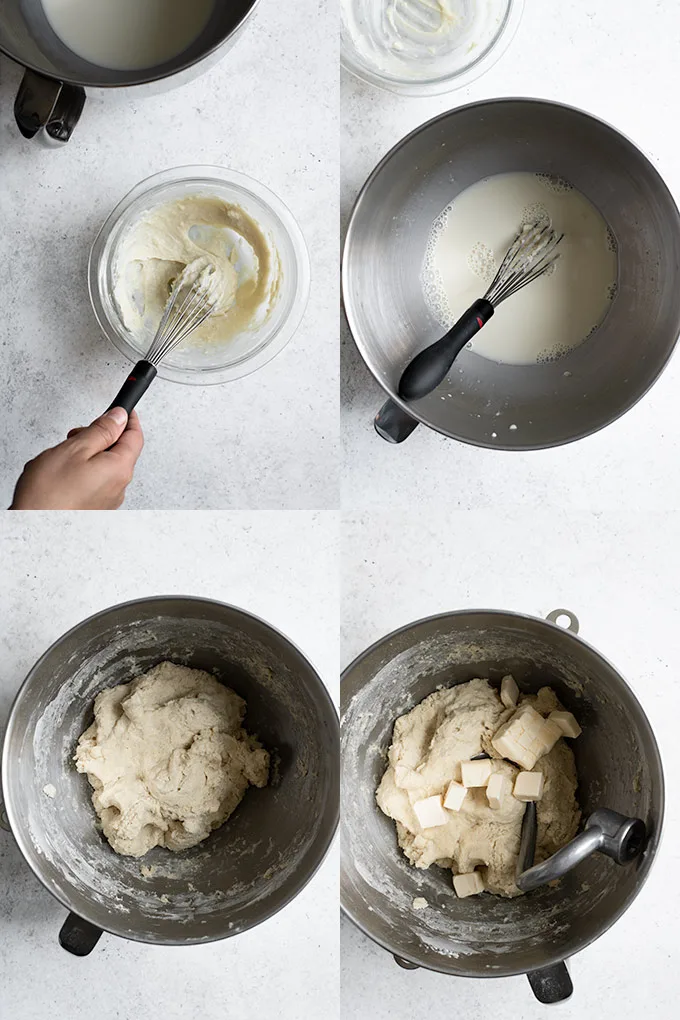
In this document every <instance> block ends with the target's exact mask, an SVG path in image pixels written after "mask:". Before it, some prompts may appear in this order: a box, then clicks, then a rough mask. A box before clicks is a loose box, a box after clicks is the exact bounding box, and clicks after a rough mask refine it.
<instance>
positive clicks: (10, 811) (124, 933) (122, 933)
mask: <svg viewBox="0 0 680 1020" xmlns="http://www.w3.org/2000/svg"><path fill="white" fill-rule="evenodd" d="M177 599H181V600H182V601H184V602H195V603H204V604H209V605H212V606H223V607H224V608H225V609H229V610H231V611H232V612H235V613H239V614H241V615H242V616H244V617H247V618H248V619H249V620H253V621H254V622H256V623H259V624H262V625H263V626H264V627H267V628H268V629H269V630H270V631H272V632H273V633H274V634H276V635H277V637H279V638H281V640H282V641H284V642H286V643H287V644H288V645H289V646H290V647H291V648H293V649H294V650H295V651H296V652H297V654H298V655H299V656H300V658H301V659H302V660H303V661H304V662H305V663H306V664H307V665H308V666H309V668H310V669H311V671H312V673H313V674H314V675H315V676H316V678H317V680H318V682H319V691H320V693H321V695H322V697H325V699H326V703H327V706H328V707H329V708H330V709H331V711H332V713H333V714H334V715H335V717H336V718H338V710H337V709H336V707H335V705H334V704H333V700H332V698H331V696H330V694H329V693H328V690H327V688H326V685H325V684H324V682H323V681H322V679H321V677H320V675H319V673H318V672H317V670H316V668H315V666H314V665H313V663H312V662H311V661H310V660H309V659H308V658H307V656H306V655H305V654H304V652H303V651H302V650H301V649H300V648H299V647H298V645H296V644H295V642H294V641H291V640H290V638H289V637H287V636H286V635H285V634H284V633H283V632H282V631H280V630H279V629H278V628H277V627H274V626H272V624H271V623H269V622H268V621H267V620H264V619H263V618H262V617H261V616H257V615H256V614H255V613H250V612H248V610H246V609H242V608H241V607H240V606H235V605H233V604H232V603H230V602H222V601H221V600H220V599H208V598H204V597H203V596H200V595H150V596H145V597H144V598H140V599H129V600H128V601H126V602H119V603H118V604H116V605H115V606H109V607H108V608H107V609H102V610H100V611H99V612H97V613H92V615H91V616H88V617H86V618H85V619H84V620H81V621H80V623H77V624H76V625H75V626H74V627H70V628H69V630H67V631H65V632H64V633H63V634H62V635H61V637H59V638H57V640H56V641H54V642H52V644H51V645H50V646H49V648H48V649H47V650H46V651H45V652H43V654H42V655H41V656H40V658H39V659H37V660H36V662H35V663H34V664H33V666H32V667H31V669H30V670H29V671H28V673H27V675H26V679H25V680H24V681H23V683H22V684H21V686H20V688H19V690H18V691H17V693H16V695H15V697H14V700H13V702H12V707H11V709H10V713H9V717H8V720H7V728H6V730H5V738H4V742H3V749H2V789H3V791H4V805H5V812H6V814H7V820H8V822H9V825H10V828H11V831H12V835H13V837H14V839H15V840H16V843H17V846H18V847H19V850H20V851H21V855H22V857H23V858H24V860H25V861H26V863H27V864H28V866H29V867H30V868H31V871H32V872H33V874H34V875H35V877H36V878H37V879H38V880H39V881H40V882H41V884H43V883H42V878H41V876H40V874H39V872H38V871H37V870H36V869H35V868H34V867H33V865H32V864H31V862H30V860H29V859H28V858H27V856H26V854H25V853H24V840H22V838H21V836H20V834H19V831H18V830H19V826H18V823H17V821H16V815H15V812H14V807H13V805H12V803H11V801H10V800H9V799H8V790H9V785H8V784H7V781H6V779H7V769H8V767H9V752H8V749H9V744H10V741H9V736H10V733H11V731H12V729H13V726H14V718H15V714H16V708H17V705H18V704H19V701H20V699H21V696H22V693H23V691H24V690H25V688H26V687H27V685H28V683H29V681H30V680H31V678H32V676H33V674H34V673H35V671H36V670H37V669H38V668H39V667H40V665H41V664H42V663H43V662H44V660H45V659H46V658H47V657H48V656H49V655H50V654H51V653H52V652H53V651H54V649H55V648H58V646H59V645H60V644H61V643H62V642H63V641H65V640H66V639H67V638H69V637H70V636H72V635H73V634H75V633H76V632H77V631H78V630H80V628H81V627H83V626H85V625H86V624H89V623H91V622H92V621H94V620H97V619H100V618H103V617H106V616H108V615H110V614H112V613H115V612H117V611H118V610H120V609H125V608H127V607H131V606H139V605H145V604H146V605H148V604H151V603H156V604H158V605H159V607H160V606H162V604H163V603H164V602H171V601H175V600H177ZM339 821H340V809H339V806H338V809H337V810H336V812H335V815H334V818H333V824H332V827H331V828H330V830H329V835H328V838H327V839H326V841H325V843H324V845H323V846H322V848H321V852H320V854H319V857H318V860H317V861H316V863H315V864H314V867H313V868H310V869H309V872H308V873H307V875H306V876H305V878H304V880H303V881H302V882H300V883H299V884H298V885H297V887H296V888H295V889H293V890H292V891H291V893H290V894H289V895H288V896H287V897H285V898H284V899H283V900H282V902H281V903H280V904H278V905H277V907H276V909H275V910H272V912H271V913H270V914H269V915H268V917H267V920H268V919H269V918H270V917H274V915H275V914H278V913H279V911H280V910H283V908H284V907H286V906H287V905H288V904H289V903H290V902H291V901H292V900H293V899H295V897H296V896H297V895H298V893H300V892H302V890H303V889H304V888H305V886H306V885H307V884H308V883H309V882H310V881H311V880H312V878H313V877H314V875H315V874H316V872H317V871H318V870H319V868H320V867H321V865H322V864H323V862H324V860H325V858H326V856H327V854H328V851H329V850H330V848H331V845H332V843H333V840H334V839H335V836H336V832H337V828H338V824H339ZM45 888H46V889H47V891H48V892H49V893H50V894H51V895H52V896H53V897H54V898H55V899H56V900H58V902H59V903H61V905H62V906H63V907H65V909H66V910H68V911H71V910H72V907H71V905H70V904H69V903H68V900H67V899H66V897H64V898H62V897H61V896H57V895H56V894H55V892H54V891H53V890H52V889H50V888H49V887H48V886H45ZM78 916H80V917H82V918H83V920H85V921H89V923H90V924H93V925H95V927H101V925H100V923H99V922H97V921H96V920H94V919H93V917H92V916H90V917H88V916H87V913H86V911H83V910H80V911H79V915H78ZM260 923H263V922H262V921H255V922H253V923H251V924H246V925H244V926H242V927H241V928H240V929H239V931H238V932H234V933H231V932H225V933H224V934H221V935H218V936H215V937H211V938H210V939H206V938H183V939H182V938H178V939H176V940H174V939H164V940H163V942H162V943H159V942H158V940H157V939H148V938H143V937H140V936H139V935H138V934H136V933H135V932H133V931H131V930H130V929H127V928H124V927H122V926H116V925H112V926H111V927H110V928H106V929H105V930H106V931H107V932H109V934H111V935H117V936H119V937H120V938H126V939H129V940H130V941H131V942H143V943H146V944H147V945H159V944H162V945H165V946H190V945H206V944H207V943H208V942H209V941H210V942H220V941H222V940H223V939H227V938H232V937H233V935H240V934H242V933H243V932H244V931H248V930H249V929H250V928H254V927H257V925H258V924H260Z"/></svg>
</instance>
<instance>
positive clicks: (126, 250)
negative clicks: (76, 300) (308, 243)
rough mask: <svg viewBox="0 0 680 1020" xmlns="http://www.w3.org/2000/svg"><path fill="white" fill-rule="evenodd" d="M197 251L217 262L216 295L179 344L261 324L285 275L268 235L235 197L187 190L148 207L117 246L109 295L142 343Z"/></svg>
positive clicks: (220, 338)
mask: <svg viewBox="0 0 680 1020" xmlns="http://www.w3.org/2000/svg"><path fill="white" fill-rule="evenodd" d="M199 259H201V260H205V259H207V260H208V261H209V262H210V263H212V265H213V266H215V268H216V270H217V275H218V277H219V281H220V291H221V297H220V300H219V302H218V304H217V307H216V308H215V311H214V312H213V313H212V315H211V316H210V317H209V318H208V319H207V320H206V321H205V322H204V323H202V324H201V325H200V326H199V327H198V329H196V330H195V331H194V332H193V333H192V334H191V336H190V337H189V338H188V340H186V341H185V342H184V345H183V346H184V347H187V346H192V347H197V346H205V345H214V344H224V343H228V342H229V341H231V340H233V339H234V338H235V337H237V336H239V335H242V334H245V333H254V332H255V331H256V330H258V329H260V328H261V327H262V326H263V325H265V323H266V322H267V320H268V319H269V317H270V315H271V313H272V311H273V309H274V307H275V305H276V301H277V298H278V294H279V289H280V286H281V282H282V275H283V274H282V268H281V261H280V258H279V254H278V251H277V249H276V246H275V244H274V241H273V239H272V237H271V236H270V234H269V233H268V232H267V231H266V230H265V229H264V228H263V227H262V226H261V225H260V224H259V223H258V222H257V221H256V220H255V218H254V217H253V216H251V215H250V214H249V213H248V212H247V211H246V210H245V209H244V208H243V207H241V206H240V205H238V204H236V203H235V202H229V201H227V200H226V199H224V198H220V197H217V196H215V195H207V194H193V195H187V196H185V197H183V198H180V199H175V200H173V201H170V202H164V203H162V204H160V205H157V206H154V207H153V208H150V209H147V210H146V211H145V212H144V213H143V215H141V216H140V217H139V219H138V220H137V221H136V222H133V224H132V225H131V226H130V227H129V228H128V229H127V230H126V232H125V233H124V234H123V236H122V238H121V239H120V241H119V243H118V246H117V248H116V252H115V257H114V261H113V279H114V295H113V296H114V300H115V303H116V305H117V308H118V312H119V314H120V317H121V319H122V321H123V323H124V324H125V326H126V327H127V329H128V330H129V331H130V333H131V334H132V335H133V336H134V337H135V340H136V341H137V342H138V343H139V345H140V347H142V348H147V347H148V346H149V344H150V343H151V340H152V338H153V336H154V334H155V332H156V329H157V328H158V325H159V323H160V321H161V317H162V315H163V311H164V309H165V306H166V304H167V301H168V298H169V296H170V292H171V290H172V286H173V283H174V282H175V280H176V279H177V278H178V277H179V276H180V275H181V273H182V272H183V270H185V269H186V267H187V266H188V265H190V264H192V263H194V262H196V261H197V260H199Z"/></svg>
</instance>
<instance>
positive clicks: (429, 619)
mask: <svg viewBox="0 0 680 1020" xmlns="http://www.w3.org/2000/svg"><path fill="white" fill-rule="evenodd" d="M477 613H483V614H485V615H488V616H492V617H493V616H495V617H498V618H506V619H507V618H511V619H512V620H525V621H529V622H531V623H532V624H536V623H538V624H543V625H544V626H545V627H547V628H549V629H551V630H559V631H562V632H565V631H566V632H567V633H568V634H569V636H570V637H571V638H572V640H574V641H575V642H577V643H580V644H581V645H584V646H585V647H586V648H587V649H588V650H589V651H590V652H592V653H593V655H595V656H596V657H597V658H599V659H601V660H602V662H604V663H605V665H607V666H608V667H609V668H610V669H611V670H612V671H613V672H614V673H615V674H616V675H617V676H618V678H619V679H620V681H621V683H622V684H623V685H624V686H625V687H626V688H627V690H628V691H629V693H630V696H631V697H632V698H633V700H634V701H636V702H637V704H638V705H639V707H640V712H641V714H642V717H643V718H644V719H645V720H646V721H647V725H648V726H649V730H650V735H651V737H652V741H653V746H654V747H655V748H656V752H657V757H658V764H659V777H660V790H659V799H660V803H661V808H660V812H659V819H658V826H657V829H656V837H657V843H656V850H655V856H656V854H658V852H659V849H660V847H661V840H662V836H663V821H664V815H665V802H666V797H665V781H664V774H663V764H662V761H661V755H660V754H659V748H658V744H657V742H656V737H655V736H654V732H653V730H652V728H651V725H650V724H649V720H647V715H646V713H645V711H644V709H643V708H642V706H641V705H640V702H639V701H638V699H637V697H636V695H635V692H634V691H633V690H632V688H631V687H630V686H629V684H628V683H627V682H626V680H625V679H624V677H623V676H622V675H621V673H619V671H618V669H617V668H616V667H615V666H614V665H613V664H612V663H611V662H610V661H609V659H607V658H606V657H605V656H604V655H602V653H601V652H600V651H598V649H597V648H595V647H594V645H591V644H590V643H589V642H588V641H584V639H583V638H582V637H580V636H579V635H577V634H575V633H574V631H572V630H571V629H570V628H569V627H562V626H560V624H558V623H554V622H553V621H552V620H549V619H543V618H542V617H540V616H532V615H531V614H529V613H515V612H513V611H512V610H505V609H455V610H452V611H451V612H448V613H435V614H434V615H432V616H423V617H421V618H420V619H418V620H413V621H412V622H411V623H407V624H405V625H404V626H402V627H397V629H396V630H393V631H390V632H389V634H385V635H384V636H383V637H381V638H378V640H377V641H374V642H373V644H371V645H370V646H369V647H368V648H366V649H364V651H363V652H360V654H359V655H357V656H356V658H355V659H353V660H352V662H351V663H350V664H349V666H347V667H346V668H345V669H344V670H343V671H342V675H341V680H345V679H346V678H347V677H348V676H349V674H350V673H351V672H352V671H353V670H354V669H355V667H357V666H358V665H359V664H360V663H361V662H362V661H363V660H364V659H365V658H367V656H369V655H370V654H371V653H372V652H374V651H376V650H377V649H378V648H380V647H381V646H382V645H383V644H385V643H386V642H388V641H390V640H391V639H392V638H394V637H397V636H398V635H400V634H404V633H405V632H407V631H409V630H411V629H412V628H414V627H418V626H420V625H421V624H425V623H433V622H435V621H437V620H450V619H451V618H461V617H465V616H472V615H475V614H477ZM340 693H341V697H342V688H341V690H340ZM342 714H343V713H342V705H341V723H340V725H341V726H342ZM649 871H651V867H650V868H649V870H648V872H647V874H646V875H644V877H643V880H642V882H641V883H640V885H639V887H638V888H637V889H636V891H635V895H634V896H633V898H632V899H631V901H630V902H629V903H628V904H626V905H625V906H624V907H622V909H621V910H619V911H616V912H614V913H613V914H612V916H611V918H610V920H609V924H608V925H607V927H606V928H605V929H604V931H602V932H600V934H599V935H596V936H594V937H592V938H588V939H587V940H585V941H584V943H583V945H582V947H581V950H579V951H582V950H583V949H587V947H588V946H590V945H592V944H593V942H596V941H597V939H598V938H600V937H601V936H602V935H604V933H605V932H606V931H608V930H609V929H610V928H611V927H612V925H614V924H615V923H616V922H617V921H618V920H619V918H620V917H622V916H623V914H625V912H626V910H627V909H628V908H629V907H630V906H631V905H632V903H633V901H634V900H635V899H636V898H637V896H638V895H639V893H640V891H641V889H642V888H643V886H644V884H645V882H646V881H647V879H648V877H649ZM340 910H341V913H342V914H344V916H345V917H347V918H348V919H349V920H350V921H351V922H352V923H353V924H355V925H356V926H357V928H358V929H359V930H360V931H361V932H363V934H364V935H366V936H367V938H369V939H370V940H371V941H372V942H375V943H376V945H379V946H381V947H382V948H383V949H385V950H387V952H388V953H392V954H393V955H394V949H393V947H392V946H389V945H387V944H386V943H385V942H383V941H381V940H380V939H377V938H376V937H375V936H374V935H373V934H372V933H371V932H370V931H367V930H366V928H364V927H363V925H362V924H361V923H360V921H359V920H358V919H357V918H356V917H355V916H354V915H353V914H352V912H351V911H350V910H348V909H347V908H346V907H345V905H344V903H343V902H342V898H341V901H340ZM398 955H399V958H400V959H403V960H406V961H407V962H408V963H410V964H413V966H414V967H416V968H417V969H420V970H432V971H436V972H437V973H440V974H446V975H447V976H449V977H451V976H453V975H451V973H450V971H448V970H446V969H445V968H443V967H441V968H439V967H435V966H425V965H424V964H423V962H422V960H420V959H418V958H417V957H416V956H415V955H411V954H409V953H408V952H406V951H403V950H401V949H400V951H399V954H398ZM563 961H564V956H562V955H560V954H559V953H557V954H554V953H551V951H550V949H549V947H546V957H545V962H544V967H546V968H548V967H551V966H552V965H553V964H557V963H562V962H563ZM524 973H525V972H524V971H522V970H516V971H506V972H504V973H503V974H469V975H467V976H468V977H475V978H480V979H486V978H503V977H512V976H518V975H521V974H524Z"/></svg>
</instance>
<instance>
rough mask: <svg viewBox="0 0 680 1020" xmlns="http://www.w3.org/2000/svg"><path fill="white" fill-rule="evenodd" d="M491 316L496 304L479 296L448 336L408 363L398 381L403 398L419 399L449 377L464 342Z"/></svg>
mask: <svg viewBox="0 0 680 1020" xmlns="http://www.w3.org/2000/svg"><path fill="white" fill-rule="evenodd" d="M492 315H493V305H492V304H491V302H490V301H487V300H486V298H479V300H477V301H475V303H474V304H473V305H470V307H469V308H468V310H467V311H466V312H465V313H464V314H463V315H461V317H460V319H459V320H458V322H456V323H455V325H453V326H452V327H451V329H450V330H449V331H448V333H447V334H446V336H443V337H442V338H441V340H437V341H436V343H433V344H430V346H429V347H426V348H425V350H424V351H421V352H420V354H417V355H416V356H415V358H414V359H413V361H412V362H410V364H409V365H407V366H406V369H405V370H404V374H403V375H402V377H401V379H400V380H399V396H400V397H401V399H402V400H420V398H421V397H426V396H427V394H428V393H431V392H432V390H434V389H436V388H437V386H439V384H440V382H442V380H443V379H445V378H446V376H447V374H448V371H449V369H450V368H451V365H452V364H453V362H454V361H455V359H456V358H457V357H458V355H459V354H460V352H461V351H462V350H463V348H464V347H465V345H466V344H467V343H469V342H470V340H472V338H473V336H474V335H475V334H476V333H479V331H480V329H481V328H482V326H483V325H484V324H485V323H486V322H488V321H489V319H490V318H491V316H492Z"/></svg>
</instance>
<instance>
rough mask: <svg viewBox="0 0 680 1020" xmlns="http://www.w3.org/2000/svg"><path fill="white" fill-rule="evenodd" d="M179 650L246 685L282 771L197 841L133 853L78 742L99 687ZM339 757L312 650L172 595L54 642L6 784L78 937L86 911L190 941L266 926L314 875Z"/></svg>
mask: <svg viewBox="0 0 680 1020" xmlns="http://www.w3.org/2000/svg"><path fill="white" fill-rule="evenodd" d="M165 659H170V660H172V661H174V662H179V663H182V664H185V665H187V666H192V667H194V668H197V669H205V670H207V671H209V672H211V673H214V674H215V675H216V676H217V679H219V680H220V681H222V682H223V683H225V684H226V685H227V686H229V687H231V688H233V689H234V690H235V691H236V693H237V694H239V695H241V696H242V697H243V698H245V700H246V702H247V715H246V720H245V725H246V727H247V729H248V732H250V733H253V734H256V735H257V736H258V737H259V739H260V740H261V742H262V744H263V745H264V746H265V747H266V748H267V749H268V750H269V751H270V752H271V756H272V767H271V774H270V783H269V785H268V786H267V787H265V788H264V789H262V790H258V789H255V788H250V789H249V790H248V791H247V793H246V795H245V797H244V799H243V801H242V803H241V804H240V805H239V807H238V808H237V809H236V811H235V813H234V814H233V815H232V817H231V818H230V819H229V820H228V821H227V822H226V823H225V824H224V825H223V826H221V827H220V828H219V829H216V830H215V831H214V832H213V833H212V834H211V835H210V836H209V837H208V839H207V840H205V841H204V842H202V843H200V844H199V845H198V846H195V847H193V848H191V849H189V850H185V851H182V852H181V853H171V852H170V851H168V850H166V849H163V848H156V849H155V850H152V851H150V852H149V853H148V854H146V855H145V856H144V857H143V858H132V857H123V856H121V855H119V854H116V853H114V851H113V850H112V849H111V847H110V846H109V844H108V843H107V842H106V840H105V839H104V838H103V836H101V834H100V833H99V831H98V830H97V818H96V815H95V812H94V808H93V806H92V803H91V793H92V790H91V788H90V785H89V783H88V780H87V778H86V776H84V775H81V774H80V773H79V772H77V771H76V769H75V766H74V764H73V754H74V751H75V748H76V744H77V741H78V737H79V736H80V734H81V733H82V732H83V730H84V729H85V728H86V727H87V726H88V725H89V724H90V723H91V721H92V718H93V716H92V706H93V702H94V698H95V696H96V695H97V694H98V693H99V691H101V690H103V689H104V688H107V687H111V686H113V685H115V684H119V683H124V682H127V681H129V680H131V679H132V678H133V677H135V676H138V675H139V674H141V673H143V672H145V671H146V670H148V669H150V668H151V667H152V666H154V665H156V664H157V663H159V662H161V661H163V660H165ZM338 768H339V764H338V722H337V714H336V711H335V708H334V706H333V704H332V702H331V700H330V697H329V695H328V693H327V691H326V688H325V686H324V684H323V682H322V681H321V679H320V677H319V676H318V674H317V673H316V671H315V670H314V668H313V666H312V665H311V664H310V663H309V662H308V660H307V659H306V658H305V656H304V655H303V654H302V653H301V652H300V651H299V650H298V649H297V648H296V647H295V646H294V645H293V644H292V643H291V642H290V641H289V640H288V639H287V638H285V637H284V636H283V634H281V633H280V632H279V631H278V630H276V629H275V628H274V627H272V626H270V625H269V624H267V623H265V622H264V621H262V620H260V619H258V618H257V617H255V616H252V615H251V614H250V613H247V612H245V611H244V610H242V609H237V608H235V607H233V606H228V605H224V604H223V603H221V602H214V601H211V600H208V599H201V598H189V597H183V596H167V597H158V598H148V599H141V600H139V601H135V602H128V603H125V604H123V605H119V606H114V607H112V608H111V609H107V610H105V611H104V612H101V613H98V614H97V615H96V616H92V617H90V619H88V620H85V621H84V622H83V623H81V624H79V625H78V626H77V627H74V628H73V630H71V631H69V632H68V633H67V634H65V635H64V636H63V637H62V638H60V639H59V640H58V641H57V642H56V643H55V644H54V645H52V647H51V648H50V649H48V651H47V652H45V654H44V655H43V656H42V658H41V659H40V660H39V661H38V662H37V663H36V665H35V666H34V667H33V669H32V670H31V672H30V673H29V675H28V677H27V678H26V680H25V682H24V684H23V686H22V687H21V689H20V691H19V693H18V695H17V697H16V700H15V702H14V706H13V708H12V711H11V714H10V718H9V723H8V726H7V733H6V737H5V743H4V749H3V761H2V787H3V792H4V798H5V807H6V810H7V816H8V818H9V822H10V825H11V828H12V831H13V833H14V836H15V838H16V841H17V843H18V845H19V848H20V850H21V852H22V854H23V855H24V857H25V859H26V861H27V863H28V865H29V866H30V867H31V869H32V870H33V872H34V873H35V874H36V875H37V877H38V878H39V879H40V881H41V882H42V883H43V885H44V886H45V887H46V889H47V890H48V891H49V892H51V893H52V894H53V895H54V896H55V897H56V898H57V899H58V900H59V901H60V902H61V903H62V904H63V905H64V907H65V908H66V909H67V910H69V911H71V917H70V919H69V921H67V924H66V926H65V927H66V929H67V930H66V938H67V941H66V942H65V941H64V938H63V936H62V944H65V945H66V947H67V948H71V945H72V944H73V943H72V939H73V938H74V931H75V932H76V935H78V932H80V936H81V937H80V938H78V939H77V940H76V948H77V949H79V948H81V947H82V928H83V925H82V923H81V922H82V921H84V922H86V926H85V928H86V931H90V932H91V929H88V928H87V926H94V928H95V929H103V930H105V931H109V932H112V933H113V934H115V935H120V936H123V937H125V938H129V939H134V940H136V941H139V942H152V943H156V944H163V945H188V944H191V943H200V942H209V941H214V940H216V939H221V938H226V937H227V936H230V935H237V934H238V933H239V932H243V931H245V930H246V929H248V928H252V927H253V926H254V925H257V924H260V923H261V922H262V921H265V920H266V919H267V918H268V917H271V916H272V914H275V913H276V912H277V911H278V910H280V909H281V908H282V907H284V906H285V905H286V904H287V903H288V902H289V901H290V900H292V899H293V897H294V896H296V895H297V894H298V893H299V892H300V890H301V889H302V888H303V887H304V886H305V885H306V883H307V882H308V881H309V879H310V878H311V877H312V875H313V874H314V872H315V871H316V869H317V868H318V867H319V865H320V863H321V861H322V860H323V858H324V855H325V854H326V851H327V850H328V847H329V846H330V843H331V840H332V838H333V834H334V832H335V829H336V826H337V822H338V811H339V808H338ZM45 787H48V788H49V787H54V789H55V795H54V797H50V796H48V795H47V794H46V793H45ZM142 868H143V869H144V870H142ZM62 932H63V930H62ZM95 934H98V932H95ZM87 937H88V938H89V935H88V936H87ZM94 941H96V938H95V940H94ZM86 948H89V946H88V947H86ZM80 955H83V953H82V952H80Z"/></svg>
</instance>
